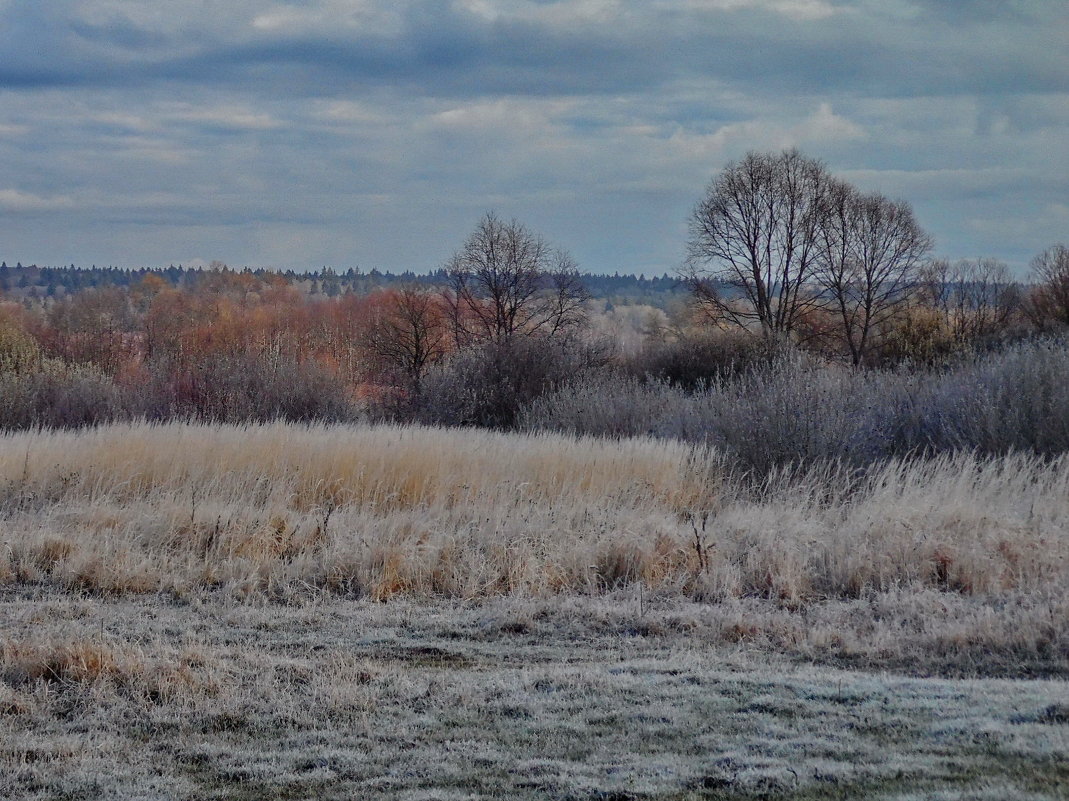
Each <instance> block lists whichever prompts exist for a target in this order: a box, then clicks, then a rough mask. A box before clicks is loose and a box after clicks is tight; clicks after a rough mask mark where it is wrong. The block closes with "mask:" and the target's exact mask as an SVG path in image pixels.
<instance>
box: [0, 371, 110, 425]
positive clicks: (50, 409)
mask: <svg viewBox="0 0 1069 801" xmlns="http://www.w3.org/2000/svg"><path fill="white" fill-rule="evenodd" d="M45 367H46V369H44V370H40V371H37V372H32V373H21V374H16V373H4V374H0V428H36V427H44V428H80V427H82V426H91V425H96V424H98V423H106V422H110V421H112V420H118V419H122V418H125V417H128V412H127V409H126V403H125V399H124V397H123V393H122V391H121V390H120V389H119V388H118V387H116V386H115V384H113V383H112V382H111V381H110V380H109V379H108V378H107V377H105V376H103V375H101V374H99V373H97V372H95V371H93V370H90V369H87V368H67V369H64V368H62V367H58V366H57V365H56V363H51V362H48V363H46V365H45Z"/></svg>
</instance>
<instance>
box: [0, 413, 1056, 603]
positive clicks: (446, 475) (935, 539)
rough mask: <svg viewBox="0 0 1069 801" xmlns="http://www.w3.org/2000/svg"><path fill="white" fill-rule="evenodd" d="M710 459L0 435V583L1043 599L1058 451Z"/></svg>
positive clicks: (1052, 580) (437, 436)
mask: <svg viewBox="0 0 1069 801" xmlns="http://www.w3.org/2000/svg"><path fill="white" fill-rule="evenodd" d="M727 465H728V463H727V462H726V461H725V458H724V457H723V456H722V454H720V453H719V452H717V451H714V450H711V449H709V448H708V447H706V446H703V445H688V444H685V443H681V442H678V441H671V440H663V439H653V438H631V439H622V440H598V439H592V438H582V437H581V438H575V437H571V436H566V435H557V434H546V433H537V434H522V435H521V434H500V433H491V432H485V431H479V432H476V431H470V430H446V429H434V428H422V427H402V426H367V425H357V426H322V425H311V426H304V425H294V424H282V423H276V424H270V425H254V426H219V425H191V424H167V425H151V424H144V423H140V424H122V425H113V426H107V427H99V428H95V429H88V430H82V431H43V432H19V433H8V434H5V435H3V436H0V582H4V583H26V582H32V583H44V584H49V585H56V586H59V587H65V588H73V589H84V590H89V591H92V592H97V593H130V592H156V591H172V592H175V593H178V594H183V593H187V592H191V591H194V590H197V589H201V588H205V587H219V588H223V589H224V590H226V591H229V592H233V593H236V594H239V595H245V594H248V593H266V594H269V595H275V596H279V597H286V596H288V595H291V594H293V593H302V592H308V591H315V592H320V591H327V592H333V593H342V594H346V595H353V596H358V597H372V598H376V599H379V600H386V599H389V598H390V597H392V596H395V595H398V594H404V595H410V596H416V597H430V596H448V597H457V598H480V597H488V596H498V595H510V594H521V595H539V596H545V595H552V594H560V593H598V592H601V591H605V590H611V589H615V588H620V587H623V586H629V585H632V584H641V585H643V586H644V587H645V588H646V590H647V591H649V592H651V593H657V594H661V595H668V596H680V597H690V598H694V599H699V600H722V599H728V598H735V597H747V596H754V597H760V598H768V599H772V600H774V601H776V602H777V603H782V604H787V605H789V606H798V605H804V604H807V603H810V602H813V601H819V600H823V599H829V598H857V597H865V596H866V595H868V594H871V593H876V592H883V591H894V592H902V591H909V590H911V589H924V590H931V589H935V590H938V591H944V592H952V593H959V594H965V595H976V596H1002V595H1007V594H1013V593H1029V594H1034V595H1038V596H1043V597H1048V596H1049V597H1050V598H1051V599H1053V600H1052V603H1055V604H1061V605H1063V606H1064V605H1065V602H1066V589H1065V588H1066V587H1069V459H1066V458H1057V459H1054V460H1041V459H1040V458H1038V457H1034V456H1024V455H1011V456H1005V457H998V458H980V457H978V456H976V455H974V454H958V455H947V456H942V457H939V458H935V459H930V460H926V461H916V460H897V461H890V462H888V463H886V464H884V465H882V466H880V467H878V468H874V469H872V470H870V471H868V472H867V473H865V474H860V473H858V472H857V471H856V470H855V469H853V468H851V467H850V466H849V465H844V464H837V463H821V464H816V465H813V466H810V467H807V468H801V467H796V468H793V469H781V470H777V471H773V472H772V473H770V474H769V475H768V476H767V477H766V478H765V479H764V480H763V482H761V483H760V484H759V485H755V484H754V483H753V482H744V481H739V480H737V479H734V478H732V477H731V475H732V474H731V471H729V470H728V469H727ZM1052 608H1053V607H1052Z"/></svg>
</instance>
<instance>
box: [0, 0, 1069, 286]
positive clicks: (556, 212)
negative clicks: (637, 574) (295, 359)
mask: <svg viewBox="0 0 1069 801" xmlns="http://www.w3.org/2000/svg"><path fill="white" fill-rule="evenodd" d="M1066 30H1069V6H1066V4H1064V2H1054V1H1053V0H1032V1H1031V2H1023V1H1014V2H993V0H970V1H969V2H963V3H953V4H951V3H942V2H936V0H651V1H650V2H648V3H632V2H625V1H624V0H555V1H552V0H541V1H536V0H424V1H422V2H415V0H395V1H393V2H388V1H387V0H360V1H359V2H358V1H357V0H301V2H273V3H265V2H263V0H228V2H227V3H211V4H203V3H192V2H184V1H183V0H179V2H175V3H159V2H155V0H123V2H118V0H50V2H48V3H41V2H35V1H33V2H32V1H31V0H7V2H3V1H2V0H0V49H2V52H4V54H5V55H4V58H3V59H0V98H2V100H3V104H4V105H3V108H4V120H3V123H2V124H0V166H2V167H3V169H4V175H5V182H6V183H7V185H8V186H10V187H12V188H9V189H7V190H3V193H0V211H2V212H4V213H3V214H0V243H2V244H3V246H4V247H6V248H14V249H16V250H18V251H19V252H18V254H17V255H16V254H3V255H4V257H5V258H6V259H7V260H8V261H12V258H11V256H13V255H15V256H16V258H22V260H23V261H33V260H36V261H47V260H49V259H51V260H53V261H56V262H67V263H69V262H70V261H72V260H73V261H75V262H77V263H81V262H83V261H87V260H95V261H97V262H99V263H110V262H121V261H123V260H128V261H133V262H137V263H151V262H154V261H169V260H170V257H171V256H173V255H174V254H179V253H180V254H187V255H188V254H189V253H191V252H192V253H203V254H204V255H206V256H208V255H210V256H211V258H223V259H224V260H226V261H228V262H231V263H236V264H242V263H265V264H279V263H282V262H288V263H292V264H294V265H296V266H321V265H322V264H325V263H332V264H337V265H345V264H350V265H351V264H354V263H360V264H364V265H369V264H374V265H378V266H383V267H390V268H395V269H405V268H416V269H430V268H433V267H435V266H437V265H438V263H439V262H440V260H441V259H442V258H444V257H445V256H446V255H448V253H449V252H450V251H451V249H452V248H453V247H454V246H455V245H456V243H457V242H458V241H459V240H461V239H462V238H463V236H464V235H465V234H466V232H467V230H468V229H469V228H470V226H471V225H472V224H474V221H475V220H477V219H478V216H479V214H480V213H481V212H482V211H484V210H485V209H486V208H487V207H489V206H495V207H497V208H498V210H499V211H501V212H502V213H504V214H508V215H513V214H515V215H517V216H520V217H522V218H524V219H525V220H527V221H528V222H529V223H530V224H531V225H532V226H533V227H536V228H541V229H544V230H545V233H546V234H547V236H549V237H550V238H552V239H555V240H556V241H560V242H561V244H564V245H566V246H568V247H569V248H570V249H571V250H573V251H574V252H575V253H576V255H577V256H579V257H580V258H581V259H582V261H583V264H584V266H586V267H589V268H593V269H609V270H612V269H644V270H646V271H655V270H656V271H660V270H663V269H671V268H672V267H673V266H674V265H675V264H676V263H677V262H678V259H679V257H680V253H681V248H682V241H681V237H682V235H683V233H682V227H683V226H684V221H685V218H686V215H687V213H688V211H689V209H690V207H691V206H692V204H693V202H694V201H695V199H696V198H697V196H698V194H699V193H700V192H701V190H702V188H703V186H704V185H705V184H706V182H707V181H708V179H709V177H710V176H711V175H712V174H714V173H715V172H716V171H717V170H719V169H720V168H722V167H723V166H724V164H725V163H726V162H728V161H730V160H732V159H736V158H738V157H739V156H741V155H742V154H744V153H745V152H746V151H747V150H750V149H776V148H781V147H788V146H798V147H800V148H802V149H803V150H805V151H806V152H807V153H811V154H813V155H815V156H818V157H820V158H822V159H824V160H825V161H826V162H827V163H828V164H829V166H830V167H831V168H832V170H833V171H835V172H837V173H839V174H842V175H844V176H846V177H849V178H851V179H852V180H856V181H857V182H859V183H861V184H863V185H865V187H866V188H872V189H880V190H881V191H888V192H889V193H892V194H895V195H898V196H902V197H904V198H906V199H908V200H910V201H911V202H913V203H914V204H915V205H916V207H917V210H918V213H919V215H920V216H921V218H922V222H926V224H928V225H929V227H931V228H932V229H933V232H934V233H935V235H936V237H937V239H938V241H939V243H940V247H941V248H942V249H945V250H946V252H947V253H948V255H954V253H955V251H961V252H967V253H972V252H974V251H975V249H976V248H978V247H983V248H987V249H990V251H991V255H996V256H998V255H1002V256H1003V257H1004V258H1007V259H1012V260H1017V261H1018V262H1020V261H1022V260H1023V261H1027V255H1026V254H1027V252H1028V251H1029V250H1038V249H1040V248H1041V247H1044V246H1046V244H1048V243H1047V241H1046V240H1047V239H1049V238H1050V236H1052V232H1053V231H1054V230H1055V229H1056V228H1057V226H1058V225H1059V224H1060V223H1059V220H1060V219H1061V218H1060V217H1059V216H1058V211H1057V209H1058V204H1059V203H1062V204H1064V198H1065V197H1067V196H1069V178H1067V177H1065V176H1067V175H1069V51H1067V49H1066V48H1065V47H1064V34H1065V31H1066ZM1052 209H1053V211H1052ZM16 218H17V219H16ZM978 221H979V222H978ZM1000 221H1001V225H1000V224H999V223H1000ZM1000 231H1002V232H1004V233H1003V234H1000V233H999V232H1000ZM201 240H203V245H201V244H200V242H201Z"/></svg>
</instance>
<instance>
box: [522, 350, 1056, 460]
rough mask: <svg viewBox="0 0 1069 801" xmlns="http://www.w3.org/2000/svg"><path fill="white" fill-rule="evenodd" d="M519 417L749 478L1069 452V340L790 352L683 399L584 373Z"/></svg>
mask: <svg viewBox="0 0 1069 801" xmlns="http://www.w3.org/2000/svg"><path fill="white" fill-rule="evenodd" d="M521 422H522V426H523V427H524V428H526V429H529V430H534V429H549V430H555V431H566V432H569V433H572V434H595V435H611V436H627V435H640V434H651V435H655V436H662V437H671V438H676V439H682V440H688V441H698V442H705V443H708V444H710V445H713V446H715V447H717V448H720V449H722V450H724V451H725V452H727V453H728V454H730V455H731V457H732V458H733V460H734V462H735V464H736V465H737V466H738V467H739V468H740V469H743V470H748V471H753V472H756V473H766V472H768V471H770V470H773V469H775V468H777V467H780V466H783V465H787V464H791V463H801V462H812V461H819V460H827V459H832V460H837V461H839V462H842V463H846V464H853V465H859V466H861V465H869V464H873V463H876V462H879V461H882V460H885V459H888V458H892V457H900V456H910V455H920V454H928V455H931V454H936V453H944V452H952V451H962V450H972V451H977V452H979V453H982V454H990V455H995V454H1006V453H1012V452H1025V453H1033V454H1038V455H1043V456H1052V455H1056V454H1061V453H1067V452H1069V343H1066V342H1065V341H1058V340H1045V341H1039V342H1031V343H1024V344H1018V345H1014V346H1011V347H1008V348H1006V349H1005V350H1003V351H1000V352H994V353H989V354H986V355H983V356H979V355H978V356H976V357H974V359H973V360H971V361H967V362H961V363H958V364H957V365H954V366H950V367H942V368H930V369H926V370H915V371H907V370H895V371H857V370H852V369H849V368H845V367H840V366H836V365H829V364H825V363H820V362H818V361H816V360H813V359H810V358H807V357H805V356H804V355H801V354H797V353H795V354H786V355H781V356H778V357H776V358H775V359H774V360H773V362H772V363H771V364H770V365H767V366H764V367H754V368H751V369H749V370H747V371H746V372H745V373H743V374H742V375H740V376H737V377H722V378H719V379H717V380H715V381H713V382H712V383H710V384H709V385H708V386H706V387H704V388H701V389H699V390H698V391H696V392H690V393H688V392H685V391H683V390H681V389H679V388H678V387H673V386H671V385H670V384H669V383H668V382H667V381H663V380H662V381H653V382H648V383H642V382H640V381H638V380H636V379H635V378H633V377H627V376H606V375H601V376H597V377H594V378H580V379H577V380H575V381H573V382H570V383H568V384H566V385H565V386H563V387H561V388H560V389H558V390H556V391H554V392H551V393H548V394H546V395H545V396H543V397H541V398H538V399H536V400H534V401H533V402H531V403H530V404H528V405H527V406H526V407H525V408H524V410H523V412H522V414H521Z"/></svg>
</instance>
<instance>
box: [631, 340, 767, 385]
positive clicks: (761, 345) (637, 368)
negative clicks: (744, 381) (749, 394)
mask: <svg viewBox="0 0 1069 801" xmlns="http://www.w3.org/2000/svg"><path fill="white" fill-rule="evenodd" d="M783 351H784V345H783V344H781V343H779V342H777V341H775V340H770V339H765V338H762V337H758V336H754V335H752V334H748V333H728V332H723V331H714V332H709V333H692V334H688V335H685V336H683V337H680V338H679V339H676V340H674V341H671V342H658V343H655V344H653V345H650V346H648V347H647V348H646V349H645V350H643V351H642V352H641V353H639V354H637V355H636V356H634V357H632V358H631V359H630V360H628V361H627V362H626V363H625V365H624V370H625V371H626V372H627V373H629V374H631V375H635V376H638V377H647V376H648V377H650V378H653V379H656V380H659V381H664V382H665V383H668V384H671V385H672V386H678V387H682V388H683V389H688V390H694V389H697V388H698V387H700V386H702V385H704V384H708V383H710V382H713V381H716V380H718V379H722V378H726V377H730V376H735V375H740V374H742V373H745V372H747V371H748V370H751V369H753V368H754V367H757V366H760V365H762V364H768V363H770V362H771V361H772V360H773V359H775V357H776V355H777V354H781V353H782V352H783Z"/></svg>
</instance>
